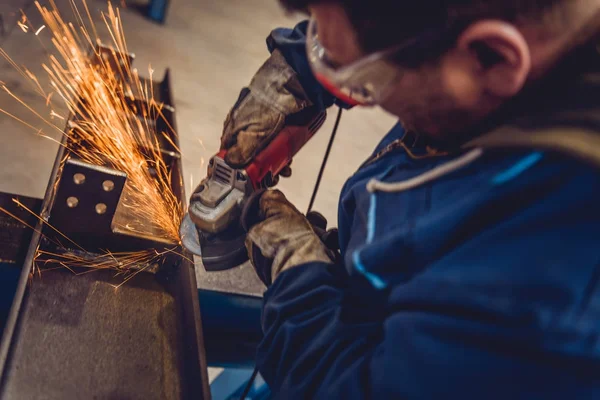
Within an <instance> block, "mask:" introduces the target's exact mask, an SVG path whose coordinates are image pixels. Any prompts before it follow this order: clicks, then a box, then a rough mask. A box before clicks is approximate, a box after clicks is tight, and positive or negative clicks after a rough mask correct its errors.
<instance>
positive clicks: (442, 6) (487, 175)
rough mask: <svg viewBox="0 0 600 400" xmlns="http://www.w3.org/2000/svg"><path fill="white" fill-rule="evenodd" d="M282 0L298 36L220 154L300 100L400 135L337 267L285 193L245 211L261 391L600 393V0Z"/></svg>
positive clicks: (273, 62)
mask: <svg viewBox="0 0 600 400" xmlns="http://www.w3.org/2000/svg"><path fill="white" fill-rule="evenodd" d="M281 1H282V3H283V4H284V5H285V6H286V7H288V8H289V9H290V10H308V11H309V12H310V18H311V21H310V23H309V24H308V25H307V23H306V22H305V23H302V24H300V25H299V26H297V27H296V29H294V30H285V29H280V30H276V31H274V32H273V33H272V34H271V36H270V37H269V39H268V45H269V49H270V50H271V52H272V56H271V58H270V59H269V60H268V61H267V62H266V63H265V65H264V66H263V67H262V68H261V69H260V70H259V72H258V73H257V74H256V76H255V77H254V79H253V81H252V83H251V84H250V86H249V88H246V89H244V90H243V91H242V94H241V96H240V99H239V100H238V102H237V104H236V105H235V106H234V108H233V109H232V111H231V112H230V114H229V116H228V118H227V121H226V123H225V130H224V135H223V139H222V143H223V147H224V148H228V149H229V154H228V160H227V161H228V162H229V163H231V164H232V165H235V166H240V165H245V164H247V163H248V162H250V161H251V159H252V157H253V155H254V154H255V153H256V151H257V149H260V148H261V146H263V145H264V144H265V143H266V142H267V141H268V140H270V139H271V138H272V137H273V136H274V135H276V134H277V132H278V131H279V130H280V129H281V127H282V126H283V123H284V121H285V118H286V117H287V116H288V115H291V114H294V113H296V112H298V111H301V110H302V109H304V108H306V107H309V106H311V105H316V106H318V107H320V108H326V107H328V106H330V105H332V104H333V103H338V104H346V105H348V104H349V105H357V104H367V105H373V104H378V105H380V106H381V107H383V108H385V109H386V110H388V111H389V112H391V113H393V114H395V115H397V116H398V118H399V120H400V123H399V124H398V126H396V127H395V128H394V129H393V130H392V131H391V132H390V133H389V134H388V135H387V136H386V138H385V139H384V140H383V141H382V143H381V144H380V145H379V146H378V148H377V149H376V151H375V152H374V154H373V156H372V157H371V158H370V159H368V160H367V161H366V162H365V163H364V164H363V166H362V167H361V168H360V169H359V170H358V171H357V173H356V174H355V175H353V176H352V177H351V178H350V179H349V181H348V182H347V184H346V186H345V187H344V189H343V191H342V194H341V200H340V208H339V242H340V248H341V249H340V250H341V251H340V255H341V257H337V258H336V257H334V256H332V252H331V251H330V249H328V248H326V247H325V245H324V244H323V242H322V241H321V240H320V239H319V237H318V236H317V235H316V234H315V230H313V229H312V227H311V225H310V223H309V222H308V221H307V220H306V219H305V217H304V216H303V215H302V214H301V213H300V212H298V211H297V210H296V209H295V208H294V207H293V206H292V205H291V204H290V203H289V202H287V200H286V199H285V197H284V196H283V194H281V193H280V192H278V191H275V190H271V191H267V192H265V193H264V194H262V195H261V196H259V198H257V199H255V202H254V203H253V205H254V206H255V210H254V212H252V208H250V209H249V210H250V211H249V214H248V215H249V217H248V220H247V222H248V221H249V224H250V225H251V227H252V228H251V229H250V231H249V234H248V239H247V247H248V250H249V255H250V258H251V260H252V262H253V265H254V266H255V268H256V270H257V273H258V274H259V276H260V277H261V278H262V279H263V281H264V282H265V283H266V284H267V285H268V286H269V288H268V290H267V292H266V293H265V299H264V310H263V321H262V323H263V329H264V334H265V336H264V340H263V342H262V344H261V346H260V348H259V351H258V366H259V369H260V371H261V373H262V375H263V376H264V378H265V380H266V381H267V382H268V383H269V385H270V386H271V388H272V390H273V392H274V394H275V397H276V398H282V399H313V398H323V399H362V398H370V399H387V398H398V399H404V398H411V399H412V398H423V399H431V398H442V397H443V398H477V399H491V398H494V399H512V398H523V399H548V398H561V399H562V398H585V399H598V398H600V335H599V333H600V282H599V279H600V253H599V249H600V208H599V207H598V204H599V201H600V173H599V171H600V170H599V168H600V144H599V143H600V142H599V140H600V55H599V54H598V48H597V39H598V33H599V32H600V1H598V0H572V1H568V0H473V1H459V0H449V1H445V2H438V1H432V0H421V1H417V2H404V1H399V0H371V1H366V0H312V1H311V0H281ZM305 47H307V49H305ZM306 54H308V57H307V56H306ZM325 88H327V90H325Z"/></svg>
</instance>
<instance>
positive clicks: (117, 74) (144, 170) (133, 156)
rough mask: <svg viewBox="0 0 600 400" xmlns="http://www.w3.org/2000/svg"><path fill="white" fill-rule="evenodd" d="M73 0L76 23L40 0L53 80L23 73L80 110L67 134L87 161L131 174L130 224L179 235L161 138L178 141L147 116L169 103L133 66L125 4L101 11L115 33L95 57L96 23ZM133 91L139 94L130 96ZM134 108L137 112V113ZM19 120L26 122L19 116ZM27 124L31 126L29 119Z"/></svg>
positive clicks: (178, 213)
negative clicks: (123, 16) (51, 50)
mask: <svg viewBox="0 0 600 400" xmlns="http://www.w3.org/2000/svg"><path fill="white" fill-rule="evenodd" d="M76 1H77V0H70V4H71V7H72V8H73V9H74V10H75V11H76V12H75V15H77V18H78V28H76V27H74V25H73V24H69V23H67V22H65V20H64V19H63V18H62V16H61V14H60V13H59V12H58V10H57V9H56V6H55V4H54V2H50V6H48V7H47V6H42V5H41V4H40V3H39V2H35V6H36V8H37V11H38V12H39V13H40V15H41V17H42V20H43V23H44V25H43V26H45V27H46V29H47V30H48V31H49V32H50V35H51V41H52V44H53V46H54V48H55V50H56V55H55V56H54V55H53V56H50V57H49V59H48V61H47V62H45V63H44V64H43V65H42V67H43V69H44V71H45V73H46V74H47V77H48V79H49V81H50V82H51V84H50V86H51V92H50V93H48V94H47V93H45V92H43V90H42V87H41V85H40V84H39V82H38V80H37V78H36V77H35V76H34V75H33V74H31V73H30V72H29V71H26V70H25V71H22V72H23V75H25V77H26V78H27V79H28V80H29V81H30V82H32V83H33V84H34V85H35V87H36V88H37V89H38V90H37V92H38V93H40V94H41V93H44V99H45V101H46V104H47V105H48V106H50V105H51V99H52V98H53V96H54V99H59V100H62V102H63V103H64V105H65V106H66V109H67V110H68V112H69V114H70V115H76V116H78V118H77V124H75V123H72V121H69V124H68V126H69V129H68V131H67V133H66V134H67V135H68V136H69V139H72V140H67V143H70V145H69V146H70V148H69V149H70V150H71V152H72V153H74V154H75V155H76V156H78V157H79V158H81V159H82V160H83V161H85V162H88V163H90V164H94V165H108V166H110V167H112V168H114V169H117V170H119V171H122V172H125V173H126V174H127V185H128V186H129V187H130V189H131V190H128V191H127V195H126V196H124V197H123V202H124V205H126V206H127V208H128V209H129V210H130V213H131V214H132V215H131V220H133V221H135V222H136V223H135V224H134V225H135V226H137V228H134V229H131V226H129V230H130V231H132V232H134V233H138V232H140V230H145V231H147V232H152V233H153V234H154V235H156V236H159V237H161V238H162V239H166V240H169V241H171V242H173V243H179V242H180V240H179V224H180V222H181V214H182V205H181V204H180V202H179V201H178V200H177V197H176V196H175V194H174V193H173V191H172V189H171V180H170V174H169V167H168V166H167V165H166V163H165V160H164V158H163V155H162V152H161V149H160V142H159V138H160V139H161V140H164V141H165V142H167V143H169V144H170V145H171V146H172V147H173V148H175V149H176V151H178V152H179V149H177V146H176V145H175V142H174V140H173V138H172V137H170V136H171V135H169V134H168V133H167V132H157V131H156V124H155V123H149V122H148V120H154V121H155V120H156V119H158V118H159V117H161V116H162V115H163V114H162V109H163V107H164V105H161V104H158V103H157V101H156V100H155V99H154V98H153V92H154V88H153V86H152V83H148V82H147V81H145V80H143V79H141V78H140V77H139V75H138V71H137V69H135V68H132V66H131V62H130V59H129V56H128V54H129V52H128V49H127V43H126V40H125V36H124V34H123V27H122V22H121V17H120V11H119V9H118V8H114V7H113V6H112V5H111V4H110V3H108V11H107V12H106V13H102V19H103V21H104V23H105V25H106V28H107V31H108V35H109V37H110V43H109V45H110V47H111V48H112V49H114V50H112V51H104V50H99V49H98V48H96V49H94V50H93V53H92V59H94V58H95V59H97V60H98V61H97V63H91V62H90V43H94V42H98V37H97V34H96V30H95V28H92V29H93V33H92V34H90V32H89V31H88V29H87V28H86V27H85V25H86V24H85V23H84V20H83V18H84V17H83V15H85V16H87V19H88V21H89V24H87V25H90V26H92V27H94V26H95V25H94V23H93V20H92V18H91V15H90V13H89V9H88V6H87V4H86V3H85V1H83V3H82V4H83V6H84V9H85V11H84V13H80V12H79V7H78V5H77V3H76ZM25 21H26V19H25V20H24V21H23V23H24V22H25ZM92 35H93V37H92ZM0 55H4V53H0ZM5 58H7V57H6V56H5ZM11 61H12V60H11ZM11 64H13V66H15V65H16V63H14V62H12V63H11ZM148 72H149V73H150V75H151V76H152V74H153V73H154V70H153V69H152V67H151V66H149V67H148ZM1 88H2V89H3V90H4V91H5V92H6V93H8V94H9V95H10V96H11V97H13V98H14V99H15V100H16V101H17V102H18V103H20V104H21V105H22V106H24V107H25V108H26V109H27V110H28V111H29V112H31V113H33V115H34V116H35V117H37V118H39V119H40V120H41V121H42V122H44V123H46V124H47V125H49V126H51V127H52V128H53V129H57V130H58V131H60V132H61V133H63V130H62V129H60V128H59V127H57V126H56V124H55V122H53V121H57V120H64V119H65V118H64V117H63V116H61V115H60V114H58V113H57V112H56V111H54V110H53V109H52V110H50V114H49V115H50V117H49V118H44V117H43V116H42V115H41V114H40V113H38V112H37V111H35V110H33V108H32V107H30V106H29V105H27V104H26V103H25V102H24V101H23V100H21V99H20V98H19V97H18V96H17V95H16V94H14V93H13V92H11V91H10V90H9V89H8V88H7V87H6V86H1ZM132 99H137V101H135V102H132ZM132 103H135V108H134V107H132V106H131V104H132ZM132 110H133V111H136V112H137V115H139V118H136V117H135V116H134V115H132ZM4 113H5V114H7V115H9V114H8V113H7V112H4ZM11 115H12V114H11ZM18 121H19V122H23V121H22V119H18ZM26 126H28V127H30V128H31V124H26ZM169 129H170V128H169ZM38 130H39V129H36V131H38ZM63 134H64V133H63ZM73 143H84V145H74V144H73ZM123 225H124V226H120V227H118V228H121V229H126V230H127V229H128V226H127V225H126V224H123ZM140 226H141V228H143V229H141V228H140Z"/></svg>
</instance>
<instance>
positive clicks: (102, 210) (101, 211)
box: [96, 203, 106, 215]
mask: <svg viewBox="0 0 600 400" xmlns="http://www.w3.org/2000/svg"><path fill="white" fill-rule="evenodd" d="M104 213H106V204H104V203H98V204H96V214H98V215H102V214H104Z"/></svg>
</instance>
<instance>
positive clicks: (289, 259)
mask: <svg viewBox="0 0 600 400" xmlns="http://www.w3.org/2000/svg"><path fill="white" fill-rule="evenodd" d="M241 220H242V225H243V226H244V228H245V229H246V230H247V232H248V235H247V236H246V249H247V250H248V256H249V258H250V261H251V262H252V265H253V266H254V269H255V270H256V273H257V274H258V276H259V278H260V279H261V280H262V281H263V283H264V284H265V285H267V286H270V285H271V283H272V282H274V281H275V279H277V276H278V275H279V274H281V273H282V272H283V271H287V270H288V269H290V268H293V267H297V266H299V265H303V264H306V263H309V262H324V263H327V264H332V263H333V260H334V254H333V252H332V251H330V250H329V249H328V248H327V247H326V246H325V245H324V243H323V242H322V241H321V239H320V238H319V236H317V234H316V233H315V230H314V229H313V226H312V225H311V223H310V222H309V221H308V220H307V219H306V217H304V215H302V214H301V213H300V211H298V210H297V209H296V207H294V206H293V205H292V204H291V203H290V202H289V201H288V200H287V199H286V198H285V196H284V195H283V193H281V192H280V191H279V190H266V191H259V192H256V193H255V194H254V195H252V196H251V197H250V198H249V199H248V201H247V202H246V206H245V208H244V211H243V213H242V219H241Z"/></svg>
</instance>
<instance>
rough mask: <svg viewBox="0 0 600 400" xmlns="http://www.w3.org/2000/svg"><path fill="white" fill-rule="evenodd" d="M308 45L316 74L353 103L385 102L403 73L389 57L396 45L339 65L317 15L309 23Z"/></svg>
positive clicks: (333, 90) (320, 79) (326, 86)
mask: <svg viewBox="0 0 600 400" xmlns="http://www.w3.org/2000/svg"><path fill="white" fill-rule="evenodd" d="M306 48H307V53H308V61H309V64H310V66H311V69H312V71H313V74H314V75H315V78H316V79H317V80H318V81H319V83H321V85H323V86H324V87H325V89H327V90H328V91H329V92H330V93H331V94H333V95H334V96H335V97H337V98H338V99H340V100H342V101H343V102H345V103H347V104H349V105H352V106H355V105H375V104H378V103H380V102H382V101H383V100H385V98H386V97H387V96H388V94H389V92H390V91H391V90H392V84H393V83H394V81H395V80H396V79H397V78H398V77H399V75H400V71H399V69H398V67H397V66H394V65H392V64H391V63H390V62H389V61H388V60H387V59H386V57H388V56H389V55H390V54H391V53H392V52H393V51H394V50H395V49H392V50H388V51H382V52H377V53H373V54H370V55H368V56H367V57H364V58H361V59H360V60H358V61H355V62H353V63H352V64H350V65H347V66H343V67H337V66H336V65H335V63H334V62H333V61H332V60H330V59H329V58H328V56H327V51H326V50H325V48H324V47H323V45H322V44H321V43H320V41H319V35H318V33H317V23H316V21H315V20H314V19H311V20H310V22H309V24H308V31H307V35H306Z"/></svg>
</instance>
